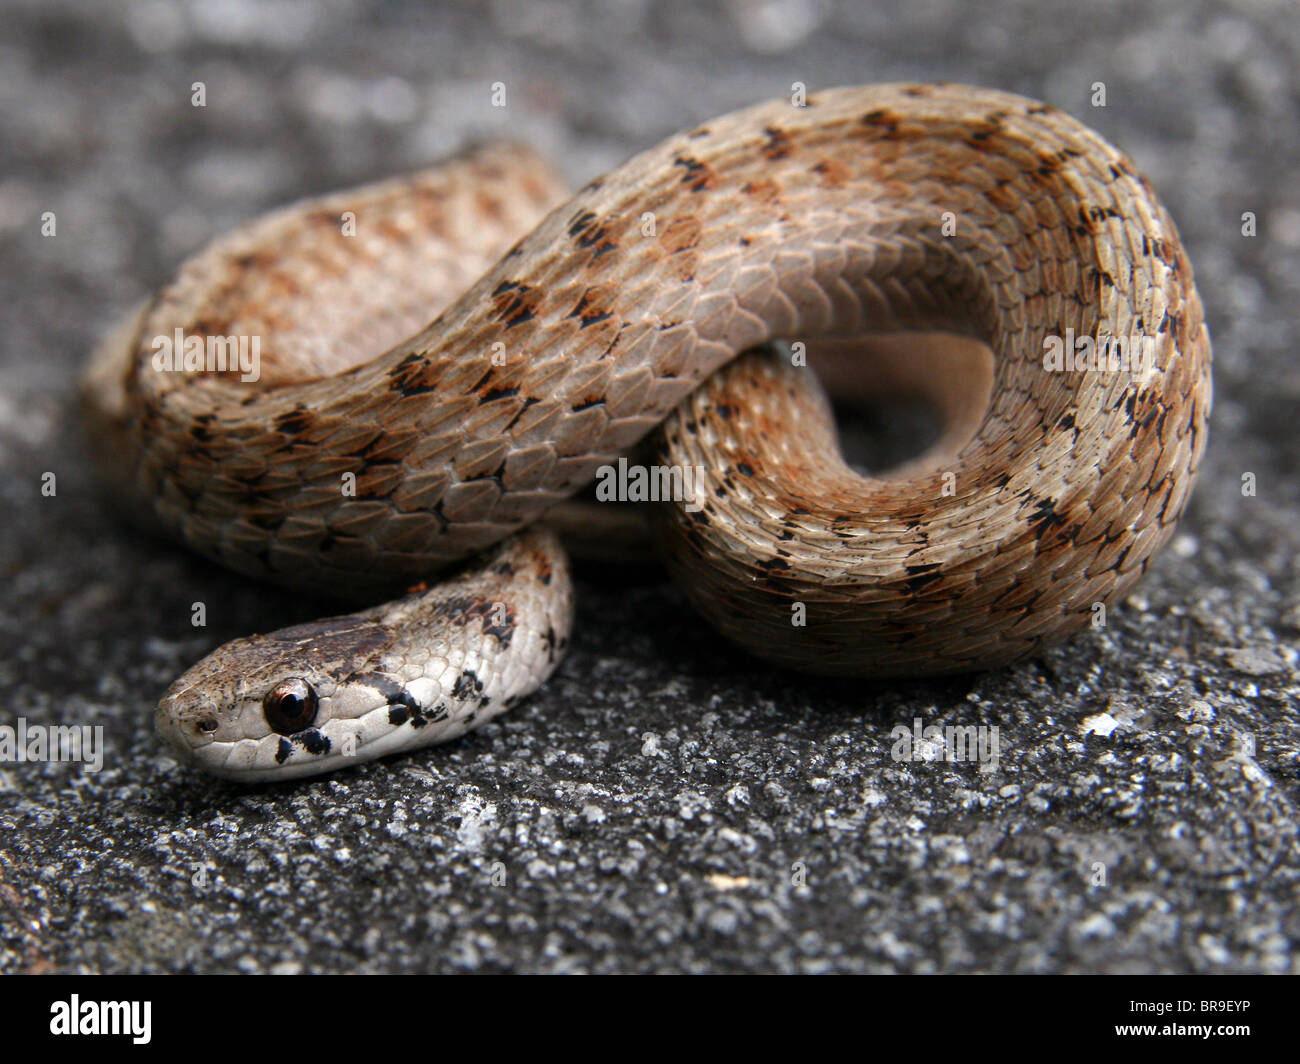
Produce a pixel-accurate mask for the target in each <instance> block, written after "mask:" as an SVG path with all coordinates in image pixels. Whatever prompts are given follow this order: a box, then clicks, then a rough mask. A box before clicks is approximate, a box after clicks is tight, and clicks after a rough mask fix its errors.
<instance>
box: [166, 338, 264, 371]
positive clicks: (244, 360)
mask: <svg viewBox="0 0 1300 1064" xmlns="http://www.w3.org/2000/svg"><path fill="white" fill-rule="evenodd" d="M150 346H151V347H152V348H153V362H152V365H153V368H154V370H155V371H156V372H158V373H203V372H207V373H238V374H239V379H240V380H241V381H243V382H244V383H245V384H248V383H251V382H252V381H255V380H257V379H258V378H260V377H261V376H262V338H261V337H260V336H186V335H185V330H184V329H177V330H176V331H175V333H173V334H172V335H171V336H155V337H154V338H153V342H152V343H151V345H150Z"/></svg>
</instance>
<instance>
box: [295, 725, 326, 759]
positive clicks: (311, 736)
mask: <svg viewBox="0 0 1300 1064" xmlns="http://www.w3.org/2000/svg"><path fill="white" fill-rule="evenodd" d="M292 740H293V742H295V743H297V744H298V745H299V746H301V747H302V748H303V749H304V750H306V751H307V753H309V754H316V755H317V756H319V755H321V754H328V753H329V752H330V748H331V745H332V744H331V743H330V741H329V739H328V738H326V737H325V736H324V735H322V734H321V733H320V732H319V731H317V730H316V729H315V728H309V729H308V730H307V731H304V732H299V733H298V734H297V735H294V736H292Z"/></svg>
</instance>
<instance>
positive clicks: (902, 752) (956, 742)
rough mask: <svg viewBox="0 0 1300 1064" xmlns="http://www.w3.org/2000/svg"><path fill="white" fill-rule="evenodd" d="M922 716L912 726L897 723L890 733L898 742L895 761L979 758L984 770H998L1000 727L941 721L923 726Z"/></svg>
mask: <svg viewBox="0 0 1300 1064" xmlns="http://www.w3.org/2000/svg"><path fill="white" fill-rule="evenodd" d="M924 723H925V722H924V721H922V720H921V718H920V717H916V718H914V719H913V720H912V727H911V728H908V727H907V725H906V724H899V725H897V726H896V727H895V728H894V730H893V731H891V732H890V733H889V737H890V738H891V739H892V740H893V741H894V746H893V749H892V750H891V751H890V756H891V757H892V758H893V759H894V760H895V761H948V762H954V761H978V762H979V765H980V771H981V772H996V771H997V770H998V754H999V743H998V727H997V725H996V724H994V725H992V726H991V727H989V726H986V725H983V724H980V725H975V724H966V725H956V724H950V725H948V726H947V727H944V728H941V727H939V725H937V724H931V725H929V726H928V727H923V725H924Z"/></svg>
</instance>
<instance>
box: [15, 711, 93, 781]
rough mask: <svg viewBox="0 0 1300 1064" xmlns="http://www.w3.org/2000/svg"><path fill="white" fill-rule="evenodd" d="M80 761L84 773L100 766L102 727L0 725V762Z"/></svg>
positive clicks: (23, 720)
mask: <svg viewBox="0 0 1300 1064" xmlns="http://www.w3.org/2000/svg"><path fill="white" fill-rule="evenodd" d="M26 761H52V762H62V761H80V762H81V763H82V764H84V765H85V766H86V771H87V772H98V771H99V770H100V769H101V768H103V767H104V727H103V725H102V724H96V725H94V726H93V727H92V726H91V725H89V724H80V725H78V724H28V723H27V718H26V717H19V718H18V723H17V724H15V725H9V724H0V763H15V762H16V763H18V764H22V763H23V762H26Z"/></svg>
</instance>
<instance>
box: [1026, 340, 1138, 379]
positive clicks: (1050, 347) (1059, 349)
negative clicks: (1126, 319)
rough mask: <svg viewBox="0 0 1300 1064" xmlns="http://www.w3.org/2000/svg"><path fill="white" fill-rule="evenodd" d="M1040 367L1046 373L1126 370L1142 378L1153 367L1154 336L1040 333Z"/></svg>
mask: <svg viewBox="0 0 1300 1064" xmlns="http://www.w3.org/2000/svg"><path fill="white" fill-rule="evenodd" d="M1043 369H1045V370H1047V372H1048V373H1130V374H1132V375H1133V376H1134V377H1135V378H1136V379H1137V380H1138V381H1143V382H1144V381H1146V379H1147V378H1148V377H1150V376H1151V374H1153V373H1154V372H1155V371H1156V339H1155V337H1154V336H1142V335H1134V336H1128V337H1124V336H1099V337H1097V338H1096V339H1093V338H1092V337H1091V336H1078V337H1076V336H1075V335H1074V330H1073V329H1066V330H1065V335H1064V336H1063V337H1062V336H1044V337H1043Z"/></svg>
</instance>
